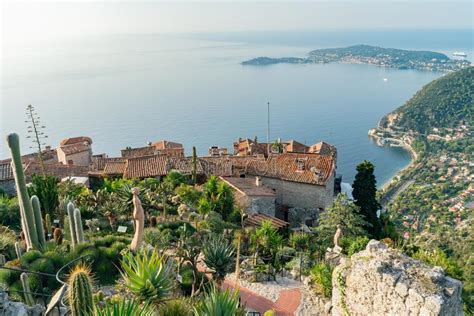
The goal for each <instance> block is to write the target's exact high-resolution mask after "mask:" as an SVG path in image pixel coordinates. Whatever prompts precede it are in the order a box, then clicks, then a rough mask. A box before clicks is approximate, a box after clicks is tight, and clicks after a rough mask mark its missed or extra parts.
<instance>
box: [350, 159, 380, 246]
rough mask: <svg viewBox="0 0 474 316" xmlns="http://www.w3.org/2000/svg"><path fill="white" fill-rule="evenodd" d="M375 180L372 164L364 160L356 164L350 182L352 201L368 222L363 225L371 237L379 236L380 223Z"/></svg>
mask: <svg viewBox="0 0 474 316" xmlns="http://www.w3.org/2000/svg"><path fill="white" fill-rule="evenodd" d="M376 184H377V181H376V180H375V176H374V165H373V164H372V163H371V162H370V161H367V160H364V161H363V162H361V163H360V164H359V165H358V166H357V174H356V176H355V180H354V183H353V184H352V189H353V191H352V195H353V197H354V200H355V201H354V202H355V204H356V205H357V206H359V208H360V214H361V215H362V216H364V220H365V221H366V222H367V223H369V225H367V226H366V227H365V229H366V230H367V232H368V233H369V234H370V236H371V237H372V238H380V234H381V231H382V225H381V223H380V219H379V218H378V217H377V210H379V209H380V204H379V203H378V201H377V197H376V193H377V186H376Z"/></svg>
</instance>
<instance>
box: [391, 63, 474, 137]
mask: <svg viewBox="0 0 474 316" xmlns="http://www.w3.org/2000/svg"><path fill="white" fill-rule="evenodd" d="M396 112H397V113H399V114H402V115H401V117H400V118H399V120H398V122H397V125H398V126H401V127H406V128H408V129H410V130H414V131H417V132H420V133H425V132H426V131H428V129H429V128H433V127H444V128H452V127H455V126H457V125H458V124H459V122H460V121H466V122H467V123H468V124H469V125H471V126H472V125H473V124H474V67H468V68H465V69H462V70H459V71H457V72H454V73H451V74H448V75H446V76H443V77H441V78H439V79H437V80H434V81H432V82H431V83H429V84H427V85H426V86H425V87H423V89H421V90H420V91H418V92H417V93H416V94H415V95H414V96H413V98H411V99H410V100H409V101H408V102H407V103H406V104H405V105H403V106H402V107H400V108H399V109H398V110H397V111H396Z"/></svg>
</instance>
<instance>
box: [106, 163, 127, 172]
mask: <svg viewBox="0 0 474 316" xmlns="http://www.w3.org/2000/svg"><path fill="white" fill-rule="evenodd" d="M126 167H127V162H126V161H109V162H107V163H106V165H105V167H104V174H108V175H123V173H124V172H125V169H126Z"/></svg>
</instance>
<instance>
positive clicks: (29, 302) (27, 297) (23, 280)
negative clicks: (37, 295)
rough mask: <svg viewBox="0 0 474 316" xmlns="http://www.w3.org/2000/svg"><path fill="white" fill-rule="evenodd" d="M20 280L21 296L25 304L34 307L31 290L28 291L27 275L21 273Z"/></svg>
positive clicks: (28, 281)
mask: <svg viewBox="0 0 474 316" xmlns="http://www.w3.org/2000/svg"><path fill="white" fill-rule="evenodd" d="M20 279H21V285H22V287H23V292H24V293H23V295H24V297H25V303H26V304H27V305H29V306H33V305H35V300H34V298H33V295H32V294H31V289H30V278H29V277H28V274H26V273H25V272H23V273H22V274H21V275H20Z"/></svg>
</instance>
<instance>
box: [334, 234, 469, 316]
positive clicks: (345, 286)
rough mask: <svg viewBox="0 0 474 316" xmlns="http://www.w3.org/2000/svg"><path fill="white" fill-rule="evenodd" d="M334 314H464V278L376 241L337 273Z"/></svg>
mask: <svg viewBox="0 0 474 316" xmlns="http://www.w3.org/2000/svg"><path fill="white" fill-rule="evenodd" d="M332 282H333V290H332V293H333V294H332V295H333V296H332V305H333V307H332V315H347V314H350V315H374V316H375V315H377V316H378V315H462V314H463V309H462V300H461V290H462V283H461V282H460V281H458V280H455V279H452V278H450V277H448V276H446V275H445V273H444V271H443V269H441V268H440V267H430V266H428V265H426V264H423V263H421V262H419V261H417V260H414V259H412V258H410V257H408V256H406V255H404V254H402V253H400V252H399V251H398V250H395V249H390V248H388V247H387V246H386V245H385V244H383V243H381V242H379V241H375V240H371V241H370V242H369V244H368V245H367V247H366V249H365V250H364V251H361V252H359V253H357V254H354V255H353V256H352V257H351V258H350V259H346V260H343V261H342V263H341V264H340V265H339V266H337V267H336V269H335V270H334V272H333V281H332Z"/></svg>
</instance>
